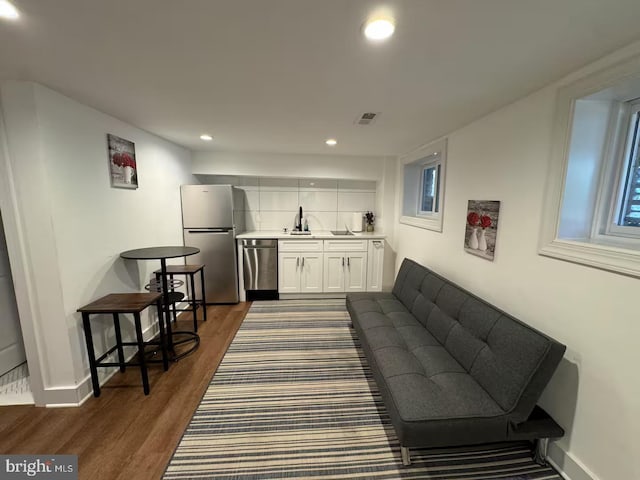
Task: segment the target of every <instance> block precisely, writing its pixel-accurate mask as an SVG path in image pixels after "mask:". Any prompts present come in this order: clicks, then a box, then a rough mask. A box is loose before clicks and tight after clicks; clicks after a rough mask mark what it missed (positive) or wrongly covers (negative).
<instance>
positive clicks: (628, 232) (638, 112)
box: [605, 99, 640, 238]
mask: <svg viewBox="0 0 640 480" xmlns="http://www.w3.org/2000/svg"><path fill="white" fill-rule="evenodd" d="M622 108H623V110H624V123H623V127H626V128H625V132H624V136H623V135H622V133H623V132H620V134H619V135H620V137H623V138H622V139H621V140H624V145H621V146H620V149H619V150H620V154H619V155H618V158H617V159H614V160H615V162H616V172H615V177H614V180H615V192H614V196H612V197H611V199H610V206H609V217H608V219H607V226H606V229H605V235H617V236H621V237H628V238H640V227H630V226H625V225H620V223H619V221H620V217H621V215H622V211H621V210H622V208H624V205H625V204H626V197H627V195H629V194H631V193H630V192H628V189H629V188H631V186H632V179H631V178H629V177H631V175H629V173H630V172H629V170H630V168H631V166H632V163H633V162H634V161H637V158H638V149H639V148H640V139H639V138H638V136H640V100H638V99H636V100H633V101H630V102H625V104H624V105H623V107H622ZM616 133H617V132H610V134H611V135H615V134H616ZM625 193H626V194H625Z"/></svg>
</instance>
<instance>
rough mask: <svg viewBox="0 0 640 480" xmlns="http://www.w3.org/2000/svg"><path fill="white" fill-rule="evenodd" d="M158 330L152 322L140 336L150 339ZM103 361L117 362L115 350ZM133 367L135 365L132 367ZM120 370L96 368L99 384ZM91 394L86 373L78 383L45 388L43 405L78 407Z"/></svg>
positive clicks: (129, 358) (89, 381)
mask: <svg viewBox="0 0 640 480" xmlns="http://www.w3.org/2000/svg"><path fill="white" fill-rule="evenodd" d="M158 332H159V329H158V323H157V322H154V323H153V324H152V325H150V326H149V327H147V328H146V329H145V330H144V331H143V332H142V337H143V338H144V339H145V340H150V339H152V338H153V337H155V336H156V335H157V334H158ZM135 355H136V352H133V353H131V354H129V355H126V356H125V359H126V361H127V362H128V361H129V360H131V359H132V358H133V357H134V356H135ZM105 361H110V362H117V361H118V357H117V352H113V353H111V355H109V356H108V357H107V358H106V359H105ZM134 368H135V367H134ZM119 371H120V370H119V369H118V367H113V368H100V369H98V378H99V381H100V385H104V384H105V383H107V382H108V381H109V379H110V378H111V377H113V376H114V375H115V374H116V373H117V372H119ZM140 389H141V390H140V391H142V386H141V387H140ZM92 396H93V385H92V383H91V373H89V374H88V375H86V376H85V377H84V378H83V379H82V380H81V381H80V382H78V385H73V386H68V387H55V388H45V390H44V399H45V402H44V403H45V405H44V406H45V407H47V408H61V407H79V406H80V405H82V404H83V403H84V402H86V401H87V400H88V399H89V398H91V397H92Z"/></svg>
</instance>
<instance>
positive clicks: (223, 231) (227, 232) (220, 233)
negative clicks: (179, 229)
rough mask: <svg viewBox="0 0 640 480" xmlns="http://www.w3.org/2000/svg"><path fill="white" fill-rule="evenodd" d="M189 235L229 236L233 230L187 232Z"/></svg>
mask: <svg viewBox="0 0 640 480" xmlns="http://www.w3.org/2000/svg"><path fill="white" fill-rule="evenodd" d="M187 232H189V233H208V234H209V235H211V234H215V235H227V234H229V233H231V230H187Z"/></svg>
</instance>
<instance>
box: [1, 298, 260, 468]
mask: <svg viewBox="0 0 640 480" xmlns="http://www.w3.org/2000/svg"><path fill="white" fill-rule="evenodd" d="M249 306H250V303H240V304H238V305H220V306H210V307H209V308H208V310H207V315H208V319H207V322H206V323H203V322H199V327H198V333H199V334H200V338H201V342H200V348H198V350H196V351H195V352H194V353H193V354H191V355H189V356H187V357H185V358H183V359H181V360H180V361H178V362H177V363H172V364H171V365H170V368H169V371H168V372H163V371H162V366H161V365H159V364H156V365H154V366H152V367H151V369H150V371H149V381H150V385H151V393H150V395H149V396H146V397H145V396H144V394H143V393H142V383H141V379H140V370H139V369H138V368H136V367H131V368H129V369H127V371H126V372H125V373H116V374H115V375H114V376H113V377H112V378H111V380H109V382H108V383H107V384H106V385H105V386H104V387H103V388H102V394H101V395H100V397H99V398H94V397H91V398H90V399H89V400H87V401H86V402H85V403H84V404H83V405H82V406H80V407H75V408H36V407H31V406H16V407H0V453H2V454H76V455H78V462H79V465H78V469H79V472H80V479H87V480H88V479H91V480H102V479H104V480H118V479H121V480H125V479H126V480H132V479H133V480H146V479H149V480H151V479H154V480H156V479H159V478H161V477H162V474H163V472H164V469H165V467H166V465H167V463H168V462H169V459H170V458H171V455H172V454H173V451H174V449H175V448H176V446H177V444H178V442H179V441H180V438H181V436H182V433H183V431H184V429H185V428H186V426H187V424H188V423H189V420H190V419H191V416H192V414H193V412H194V411H195V409H196V407H197V406H198V404H199V403H200V399H201V397H202V395H203V394H204V391H205V390H206V388H207V385H208V384H209V381H210V380H211V377H212V376H213V373H214V372H215V370H216V368H217V367H218V365H219V364H220V361H221V360H222V357H223V356H224V353H225V352H226V350H227V348H228V346H229V344H230V343H231V341H232V340H233V337H234V336H235V334H236V331H237V330H238V328H239V327H240V325H241V323H242V320H243V319H244V317H245V315H246V312H247V310H248V309H249ZM189 318H190V316H189V315H188V314H185V315H184V320H182V319H181V320H179V321H178V324H179V326H182V328H181V329H184V330H188V329H190V328H189V327H190V326H191V328H193V327H192V324H191V320H189Z"/></svg>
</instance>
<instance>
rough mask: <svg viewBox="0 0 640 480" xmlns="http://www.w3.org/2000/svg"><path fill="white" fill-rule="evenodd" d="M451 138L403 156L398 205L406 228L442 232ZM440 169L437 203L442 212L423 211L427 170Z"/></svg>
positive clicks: (399, 167) (436, 141)
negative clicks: (423, 193) (424, 174)
mask: <svg viewBox="0 0 640 480" xmlns="http://www.w3.org/2000/svg"><path fill="white" fill-rule="evenodd" d="M446 162H447V139H446V137H445V138H440V139H437V140H434V141H432V142H429V143H428V144H426V145H423V146H421V147H419V148H417V149H415V150H413V151H412V152H409V153H407V154H405V155H402V156H401V157H399V162H398V191H399V192H400V201H399V202H398V204H399V206H398V208H399V211H398V218H399V222H400V223H401V224H404V225H411V226H413V227H418V228H424V229H426V230H432V231H435V232H442V222H443V216H444V194H445V184H446ZM434 165H436V166H438V167H439V168H438V181H437V192H436V195H434V203H436V204H437V208H438V211H435V212H425V211H421V195H422V191H423V190H422V188H423V179H422V173H423V171H424V169H425V168H428V167H430V166H434Z"/></svg>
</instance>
